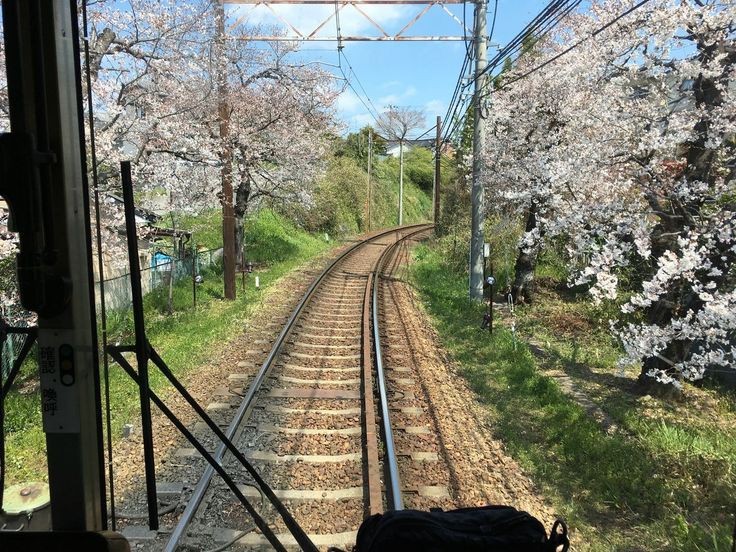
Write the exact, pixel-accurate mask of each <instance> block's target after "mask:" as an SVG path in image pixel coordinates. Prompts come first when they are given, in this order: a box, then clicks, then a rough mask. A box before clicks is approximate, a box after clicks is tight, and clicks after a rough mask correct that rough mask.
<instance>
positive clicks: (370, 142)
mask: <svg viewBox="0 0 736 552" xmlns="http://www.w3.org/2000/svg"><path fill="white" fill-rule="evenodd" d="M372 157H373V131H372V130H371V129H370V128H369V129H368V217H367V222H368V231H369V232H370V231H371V161H372V160H373V159H372Z"/></svg>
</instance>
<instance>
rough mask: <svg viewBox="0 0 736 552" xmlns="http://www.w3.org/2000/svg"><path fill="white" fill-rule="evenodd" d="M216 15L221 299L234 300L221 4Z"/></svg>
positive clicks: (230, 152) (227, 113)
mask: <svg viewBox="0 0 736 552" xmlns="http://www.w3.org/2000/svg"><path fill="white" fill-rule="evenodd" d="M215 9H216V10H217V13H216V14H215V19H216V20H217V40H218V43H219V44H218V52H217V95H218V102H219V105H218V112H219V113H218V114H219V119H220V148H221V149H220V163H222V169H221V176H222V198H221V201H222V268H223V271H222V272H223V282H224V287H225V299H235V216H234V213H233V180H232V158H233V153H232V150H231V149H230V145H229V144H228V142H227V140H228V136H229V135H230V107H229V106H228V105H227V58H226V56H227V52H226V43H225V5H224V0H218V1H217V3H216V4H215Z"/></svg>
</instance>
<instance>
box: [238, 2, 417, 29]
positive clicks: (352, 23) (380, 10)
mask: <svg viewBox="0 0 736 552" xmlns="http://www.w3.org/2000/svg"><path fill="white" fill-rule="evenodd" d="M270 7H271V8H272V9H273V11H271V10H270V9H269V8H268V7H266V6H264V5H262V4H261V5H257V6H256V7H251V6H242V7H240V6H239V7H237V8H235V9H233V11H232V15H231V19H232V20H238V19H239V18H240V17H242V16H245V18H244V20H243V23H245V24H246V25H250V26H261V27H269V26H275V27H278V28H281V29H282V30H283V31H284V32H286V33H287V34H289V35H293V34H294V31H293V30H292V29H290V28H289V27H288V26H287V25H286V24H285V23H284V21H286V22H288V23H289V24H291V25H292V26H293V27H294V28H295V29H297V30H298V31H299V32H300V33H301V34H302V35H304V36H307V35H309V34H311V33H312V32H313V31H315V30H316V29H317V27H318V26H319V25H320V24H322V23H323V22H324V21H325V20H326V19H327V18H328V17H330V16H331V15H333V14H334V12H335V8H334V6H331V5H309V6H304V5H291V4H275V5H272V6H270ZM361 10H362V11H364V12H365V13H366V14H367V15H368V16H369V17H370V18H371V19H373V21H375V22H376V23H378V25H380V26H381V27H383V28H384V29H385V30H386V32H388V33H389V34H390V33H391V32H395V31H396V30H398V28H400V27H401V26H403V24H404V23H405V22H408V21H407V17H408V16H409V15H410V14H411V13H412V7H411V6H407V5H403V6H401V5H399V6H386V5H380V6H378V5H367V6H361ZM274 12H275V13H274ZM282 19H283V20H284V21H282ZM409 19H410V18H409ZM397 23H398V24H397ZM393 27H397V29H393ZM262 30H263V29H262ZM336 33H337V30H336V27H335V18H334V17H332V18H331V19H330V20H329V21H327V22H326V23H325V24H324V25H323V26H322V27H321V28H320V29H319V31H318V32H317V33H316V34H315V36H323V37H324V36H335V34H336ZM340 33H341V35H344V36H350V35H358V34H367V35H369V36H380V35H381V33H380V31H379V30H378V29H377V28H376V27H375V26H374V25H373V24H372V23H371V22H370V21H369V20H368V19H367V18H366V17H364V16H363V15H362V14H361V13H360V12H359V11H358V10H356V9H355V8H354V7H353V6H349V5H348V6H345V7H344V8H343V9H342V10H340Z"/></svg>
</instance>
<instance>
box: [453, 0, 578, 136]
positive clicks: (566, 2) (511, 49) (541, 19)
mask: <svg viewBox="0 0 736 552" xmlns="http://www.w3.org/2000/svg"><path fill="white" fill-rule="evenodd" d="M581 2H582V0H552V1H551V2H550V3H549V4H547V6H545V8H544V9H543V10H542V11H541V12H540V13H539V14H537V15H536V16H535V17H534V18H533V19H532V20H531V21H530V22H529V23H528V24H527V25H526V26H525V27H524V28H523V29H522V30H521V32H519V33H518V34H517V35H516V36H515V37H514V38H512V39H511V40H510V41H509V42H508V43H507V44H506V45H505V46H504V47H503V48H501V49H500V50H499V51H498V52H497V53H496V55H495V56H494V57H493V58H492V59H491V60H490V61H489V62H488V66H487V67H486V69H485V70H484V71H483V72H482V73H481V74H480V75H478V76H476V77H473V78H472V79H470V80H469V81H468V82H467V83H466V84H465V85H464V86H463V87H462V88H463V89H465V88H467V87H469V86H470V85H471V84H474V83H475V80H476V79H477V78H478V77H480V76H483V75H485V74H487V73H488V72H490V71H493V70H494V69H495V68H496V67H498V65H499V64H501V63H503V62H504V61H505V60H506V59H509V58H513V57H514V56H515V55H516V54H518V53H519V52H520V51H522V50H523V47H524V41H525V39H526V38H527V37H530V36H531V37H536V38H537V39H540V38H543V37H544V36H546V35H547V34H548V33H549V32H550V31H551V30H552V29H553V28H554V27H555V26H556V25H558V24H559V22H560V21H561V20H562V19H564V18H565V17H566V16H567V15H568V14H569V13H571V12H572V11H573V10H574V9H575V8H577V6H578V5H580V3H581ZM497 8H498V5H497V3H496V4H495V6H494V16H493V22H492V32H491V34H492V33H493V30H494V29H495V24H496V16H497ZM466 61H467V60H466ZM456 91H457V90H456ZM454 97H455V96H453V102H452V103H454ZM451 106H452V104H451ZM467 107H468V101H467V99H466V101H464V102H463V100H462V97H461V98H460V99H459V101H458V103H457V104H455V105H454V108H453V110H452V116H451V118H450V119H449V120H448V119H447V117H446V120H448V122H449V123H450V124H449V126H446V131H445V136H444V137H443V141H446V140H447V139H448V137H451V136H453V135H454V133H455V132H456V131H457V130H458V129H459V128H460V127H461V126H462V124H463V122H464V119H465V116H464V115H466V114H467V111H468V110H467ZM460 109H461V110H463V111H464V112H465V113H464V115H463V117H459V118H458V119H456V120H454V122H452V120H453V119H454V118H455V115H456V114H457V112H458V110H460ZM449 113H450V110H449V109H448V114H449Z"/></svg>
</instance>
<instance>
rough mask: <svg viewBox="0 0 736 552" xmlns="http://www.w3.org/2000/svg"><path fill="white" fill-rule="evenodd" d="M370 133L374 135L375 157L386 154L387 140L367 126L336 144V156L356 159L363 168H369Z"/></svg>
mask: <svg viewBox="0 0 736 552" xmlns="http://www.w3.org/2000/svg"><path fill="white" fill-rule="evenodd" d="M369 134H371V135H372V141H373V158H374V159H376V158H377V157H378V156H381V155H386V141H385V140H384V139H383V138H381V136H379V135H378V134H376V131H375V130H374V129H373V128H372V127H370V126H365V127H363V128H361V129H360V131H359V132H352V133H350V134H348V135H347V136H346V137H345V139H344V140H340V142H339V143H338V144H337V145H336V149H335V156H336V157H345V156H346V157H350V158H352V159H355V160H356V161H357V162H358V164H359V166H360V167H361V168H362V169H363V170H368V140H369V138H368V136H369Z"/></svg>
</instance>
